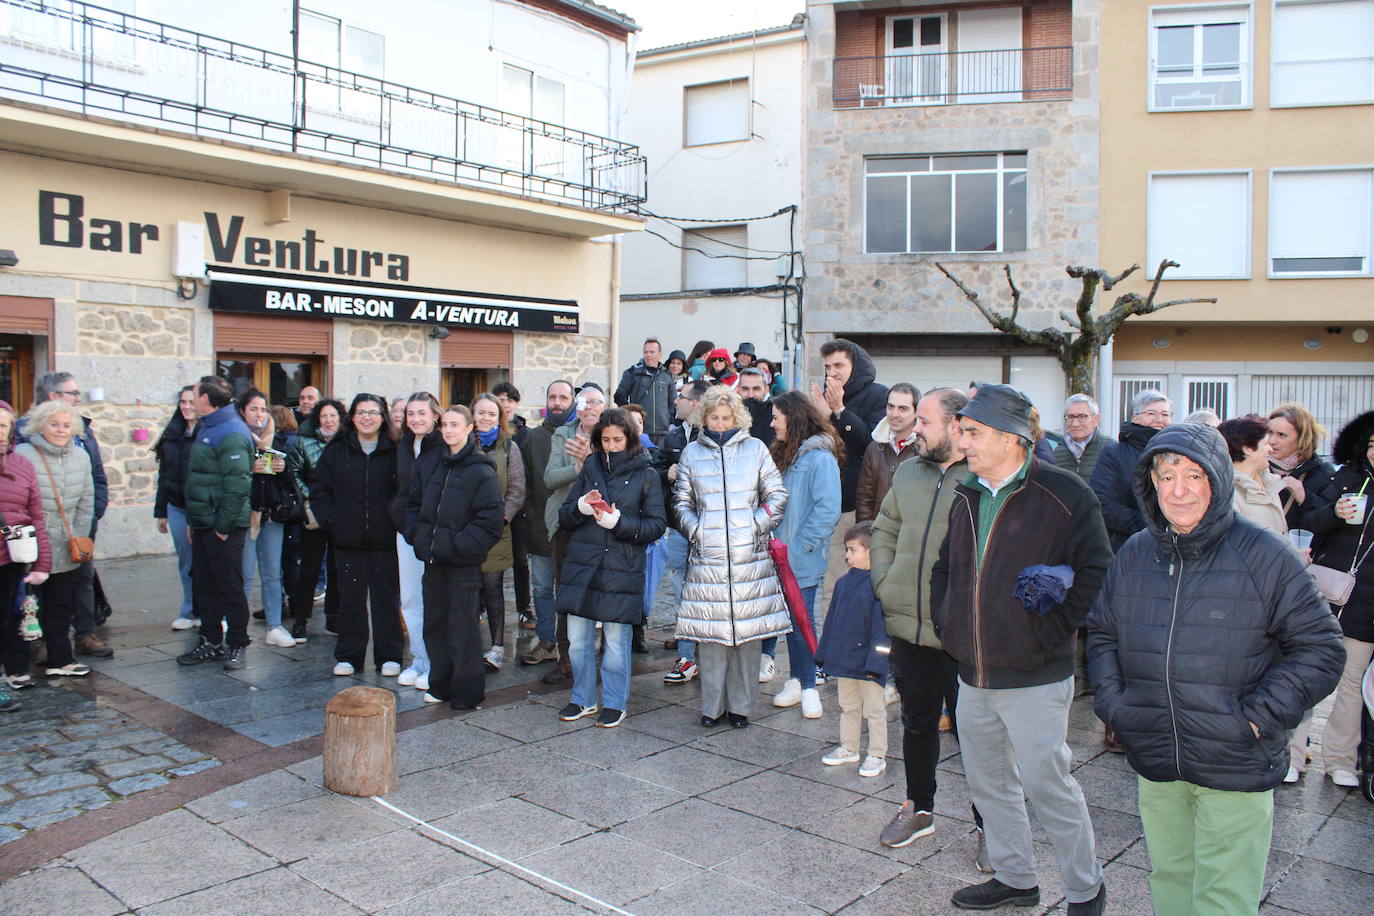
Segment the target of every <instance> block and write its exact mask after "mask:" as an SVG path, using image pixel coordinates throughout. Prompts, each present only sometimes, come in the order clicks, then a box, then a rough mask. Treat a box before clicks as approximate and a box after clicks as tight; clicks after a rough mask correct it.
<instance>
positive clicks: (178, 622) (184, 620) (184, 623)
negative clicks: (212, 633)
mask: <svg viewBox="0 0 1374 916" xmlns="http://www.w3.org/2000/svg"><path fill="white" fill-rule="evenodd" d="M195 625H196V622H195V621H194V620H192V619H191V618H190V617H177V618H174V619H173V620H172V629H173V630H189V629H191V627H193V626H195Z"/></svg>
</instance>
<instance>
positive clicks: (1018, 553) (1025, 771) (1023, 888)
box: [930, 385, 1112, 916]
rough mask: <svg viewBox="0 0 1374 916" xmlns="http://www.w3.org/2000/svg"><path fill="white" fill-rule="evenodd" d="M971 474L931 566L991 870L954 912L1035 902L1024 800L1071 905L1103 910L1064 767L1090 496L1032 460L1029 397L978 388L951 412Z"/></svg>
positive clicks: (1101, 531) (1081, 813)
mask: <svg viewBox="0 0 1374 916" xmlns="http://www.w3.org/2000/svg"><path fill="white" fill-rule="evenodd" d="M958 418H959V450H960V451H962V452H963V453H964V457H965V459H966V460H967V462H968V469H969V474H968V476H967V477H966V478H965V479H964V481H963V482H962V483H960V484H959V485H958V487H957V488H956V489H955V495H954V503H953V506H952V508H951V509H950V516H949V530H948V533H947V534H946V535H945V539H944V542H943V543H942V544H941V545H940V557H939V559H938V560H937V561H936V563H935V567H934V569H933V570H932V572H931V578H930V593H931V604H932V607H933V608H934V609H935V614H934V623H935V627H936V630H937V631H938V633H939V636H940V641H941V642H942V643H943V645H944V648H945V651H946V652H948V653H949V654H950V655H952V656H953V657H954V660H955V662H957V664H958V669H959V746H960V749H961V751H962V757H963V762H964V773H965V775H966V776H967V777H968V786H969V794H970V796H972V799H973V803H974V805H976V806H977V808H978V811H979V812H980V813H981V814H982V815H983V821H984V825H985V834H986V837H987V846H988V858H989V861H990V863H991V865H992V869H993V877H992V879H991V880H989V881H986V882H984V883H983V884H974V885H970V886H968V887H964V888H961V889H960V890H958V891H955V893H954V896H953V898H952V899H953V903H954V905H955V906H957V907H960V908H961V909H993V908H995V907H998V906H1001V905H1003V904H1012V905H1017V906H1033V905H1036V904H1038V903H1039V902H1040V886H1039V884H1040V882H1039V878H1038V876H1037V874H1036V870H1035V855H1034V846H1033V844H1032V842H1031V831H1030V821H1029V819H1028V818H1027V814H1026V804H1025V802H1026V799H1029V800H1030V802H1031V804H1032V805H1033V806H1034V807H1035V812H1036V816H1037V818H1038V819H1039V820H1040V823H1041V825H1042V826H1043V827H1044V828H1045V832H1046V833H1047V834H1048V835H1049V838H1050V841H1051V842H1052V843H1053V844H1054V851H1055V857H1056V859H1057V860H1058V863H1059V872H1060V877H1061V879H1062V883H1063V887H1064V896H1065V897H1066V898H1067V900H1068V904H1069V906H1068V912H1069V914H1070V916H1090V914H1091V916H1096V914H1099V913H1101V912H1102V911H1103V907H1104V906H1105V901H1106V896H1107V895H1106V890H1105V888H1104V886H1103V884H1102V868H1101V866H1100V865H1099V864H1098V862H1097V857H1096V855H1095V854H1094V842H1093V827H1092V821H1091V820H1090V819H1089V817H1088V806H1087V803H1086V802H1085V801H1084V800H1083V791H1082V789H1080V788H1079V786H1078V783H1077V782H1076V781H1074V779H1073V777H1072V776H1071V775H1069V767H1070V765H1071V764H1072V760H1073V758H1072V755H1071V754H1070V752H1069V747H1068V744H1067V743H1066V740H1065V739H1066V736H1067V733H1068V726H1069V704H1070V703H1071V702H1072V700H1073V673H1074V640H1075V638H1076V636H1077V632H1078V628H1079V627H1080V626H1082V625H1083V620H1084V618H1085V617H1086V616H1087V613H1088V608H1089V607H1090V606H1091V605H1092V602H1093V598H1094V597H1095V596H1096V595H1097V589H1098V586H1099V585H1100V584H1101V582H1102V577H1103V575H1104V574H1105V573H1106V571H1107V566H1108V565H1109V564H1110V563H1111V561H1112V549H1111V542H1110V541H1109V540H1108V538H1107V529H1106V526H1105V525H1104V524H1103V522H1102V510H1101V509H1100V508H1099V507H1098V504H1097V497H1095V496H1094V495H1093V493H1092V490H1090V489H1089V488H1088V485H1087V484H1085V483H1084V482H1083V481H1082V480H1081V479H1080V478H1079V476H1078V475H1077V474H1074V473H1072V472H1069V471H1065V470H1062V469H1060V468H1058V467H1055V466H1054V465H1053V464H1048V463H1045V462H1042V461H1040V460H1039V459H1037V458H1035V457H1034V456H1033V455H1032V454H1031V447H1032V445H1033V443H1032V440H1031V437H1032V435H1033V434H1032V432H1031V429H1032V426H1031V403H1030V401H1029V400H1028V399H1027V398H1026V396H1025V395H1024V394H1022V393H1021V392H1020V391H1018V390H1016V389H1015V388H1012V387H1010V386H1007V385H983V386H980V387H979V389H978V394H977V396H976V397H974V398H973V399H972V400H970V401H969V402H968V404H967V405H965V406H964V408H963V409H962V410H961V411H959V413H958Z"/></svg>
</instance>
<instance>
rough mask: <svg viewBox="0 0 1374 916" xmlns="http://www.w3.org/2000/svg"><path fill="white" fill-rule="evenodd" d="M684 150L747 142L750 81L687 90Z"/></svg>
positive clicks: (732, 81) (738, 80) (733, 81)
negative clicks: (689, 147)
mask: <svg viewBox="0 0 1374 916" xmlns="http://www.w3.org/2000/svg"><path fill="white" fill-rule="evenodd" d="M686 106H687V110H686V121H687V124H686V137H685V139H684V141H683V145H684V146H701V145H703V144H707V143H725V142H728V141H730V140H747V139H749V80H747V79H737V80H726V81H725V82H721V83H707V84H705V85H702V86H688V87H687V88H686Z"/></svg>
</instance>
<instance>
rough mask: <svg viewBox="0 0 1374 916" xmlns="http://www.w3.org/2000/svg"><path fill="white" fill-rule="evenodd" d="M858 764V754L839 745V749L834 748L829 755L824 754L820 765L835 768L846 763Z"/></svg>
mask: <svg viewBox="0 0 1374 916" xmlns="http://www.w3.org/2000/svg"><path fill="white" fill-rule="evenodd" d="M858 762H859V752H858V751H851V750H850V749H849V748H847V747H845V746H844V745H843V744H841V745H840V746H839V747H837V748H835V749H834V750H833V751H831V752H830V753H828V754H826V755H825V756H824V757H822V758H821V763H823V764H825V765H826V766H828V767H837V766H843V765H844V764H846V763H858Z"/></svg>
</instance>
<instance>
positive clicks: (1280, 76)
mask: <svg viewBox="0 0 1374 916" xmlns="http://www.w3.org/2000/svg"><path fill="white" fill-rule="evenodd" d="M1273 35H1274V41H1273V68H1274V69H1273V79H1272V80H1271V82H1270V87H1269V103H1270V104H1271V105H1276V106H1282V105H1345V104H1350V103H1352V102H1374V0H1323V2H1295V0H1279V3H1278V4H1277V5H1276V6H1275V8H1274V28H1273Z"/></svg>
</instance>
